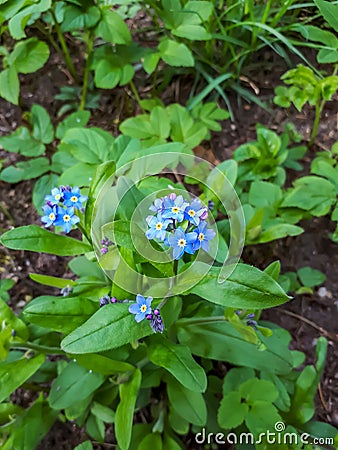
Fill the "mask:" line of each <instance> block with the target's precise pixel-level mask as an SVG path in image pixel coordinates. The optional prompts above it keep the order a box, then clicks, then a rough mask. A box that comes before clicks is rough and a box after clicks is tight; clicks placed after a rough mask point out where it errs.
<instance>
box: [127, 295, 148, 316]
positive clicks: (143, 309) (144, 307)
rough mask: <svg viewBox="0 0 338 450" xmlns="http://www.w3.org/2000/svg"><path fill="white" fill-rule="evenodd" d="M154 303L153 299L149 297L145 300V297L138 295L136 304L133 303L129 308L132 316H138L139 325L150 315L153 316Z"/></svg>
mask: <svg viewBox="0 0 338 450" xmlns="http://www.w3.org/2000/svg"><path fill="white" fill-rule="evenodd" d="M152 301H153V298H152V297H148V298H147V299H145V298H144V297H143V295H140V294H137V295H136V303H133V304H132V305H130V306H129V312H130V313H132V314H136V316H135V320H136V322H137V323H138V322H141V320H143V319H145V317H146V316H147V315H148V314H151V302H152Z"/></svg>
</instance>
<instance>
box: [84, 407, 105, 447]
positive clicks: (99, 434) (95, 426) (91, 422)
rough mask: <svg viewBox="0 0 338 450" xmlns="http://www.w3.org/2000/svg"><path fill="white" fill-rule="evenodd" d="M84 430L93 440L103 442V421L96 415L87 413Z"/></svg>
mask: <svg viewBox="0 0 338 450" xmlns="http://www.w3.org/2000/svg"><path fill="white" fill-rule="evenodd" d="M86 432H87V434H89V436H91V437H92V438H93V439H94V440H95V441H98V442H100V443H103V442H104V423H103V421H102V420H101V419H99V418H98V417H97V416H94V415H93V414H89V417H88V419H87V423H86Z"/></svg>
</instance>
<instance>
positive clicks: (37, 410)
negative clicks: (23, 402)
mask: <svg viewBox="0 0 338 450" xmlns="http://www.w3.org/2000/svg"><path fill="white" fill-rule="evenodd" d="M58 413H59V412H58V411H53V410H52V409H51V408H50V407H49V406H48V403H47V402H46V401H45V400H44V399H43V396H42V394H41V395H40V397H39V398H38V400H37V401H36V402H35V403H34V404H33V405H32V406H31V407H30V408H29V409H27V410H26V411H25V412H24V413H23V414H22V415H20V417H18V419H17V420H16V422H15V427H14V431H13V434H12V435H11V437H12V438H13V448H15V449H19V448H20V449H25V450H34V449H36V448H37V445H38V443H39V442H40V440H41V439H42V438H43V437H44V436H45V434H47V432H48V430H49V429H50V428H51V426H52V425H53V423H54V422H55V420H56V418H57V416H58Z"/></svg>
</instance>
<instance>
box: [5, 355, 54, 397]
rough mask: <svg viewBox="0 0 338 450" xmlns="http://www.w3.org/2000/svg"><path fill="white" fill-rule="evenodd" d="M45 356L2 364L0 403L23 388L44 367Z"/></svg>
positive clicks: (23, 358)
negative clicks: (19, 388)
mask: <svg viewBox="0 0 338 450" xmlns="http://www.w3.org/2000/svg"><path fill="white" fill-rule="evenodd" d="M44 360H45V355H42V354H40V355H37V356H34V357H33V358H30V359H28V358H25V357H22V358H21V359H18V360H16V361H13V362H4V363H0V402H2V401H3V400H5V398H7V397H8V396H9V395H10V394H11V393H12V392H13V391H14V390H15V389H17V388H18V387H19V386H21V385H22V384H23V383H24V382H25V381H26V380H28V378H29V377H31V376H32V375H33V374H34V373H35V372H36V371H37V370H38V369H39V367H40V366H41V365H42V363H43V362H44Z"/></svg>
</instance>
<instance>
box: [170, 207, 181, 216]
mask: <svg viewBox="0 0 338 450" xmlns="http://www.w3.org/2000/svg"><path fill="white" fill-rule="evenodd" d="M179 210H180V208H178V207H177V206H173V207H172V208H171V212H173V213H175V214H177V213H178V211H179Z"/></svg>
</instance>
